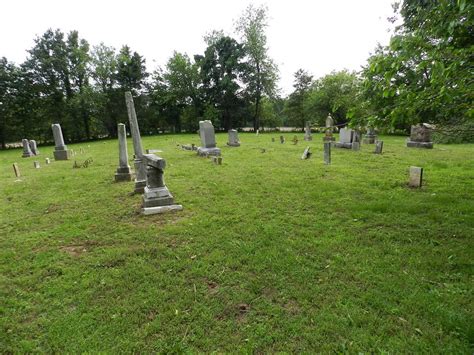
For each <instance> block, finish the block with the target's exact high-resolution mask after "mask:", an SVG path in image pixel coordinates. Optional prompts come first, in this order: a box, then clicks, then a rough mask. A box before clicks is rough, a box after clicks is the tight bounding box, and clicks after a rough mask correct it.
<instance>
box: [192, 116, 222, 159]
mask: <svg viewBox="0 0 474 355" xmlns="http://www.w3.org/2000/svg"><path fill="white" fill-rule="evenodd" d="M199 136H200V137H201V145H202V146H201V147H199V148H198V150H197V153H198V155H200V156H209V155H221V150H220V149H219V148H217V147H216V135H215V132H214V126H213V125H212V122H211V121H208V120H206V121H199Z"/></svg>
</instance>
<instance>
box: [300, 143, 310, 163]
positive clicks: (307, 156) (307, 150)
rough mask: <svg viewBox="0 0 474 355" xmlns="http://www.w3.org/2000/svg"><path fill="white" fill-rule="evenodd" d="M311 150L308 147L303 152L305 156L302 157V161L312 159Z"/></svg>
mask: <svg viewBox="0 0 474 355" xmlns="http://www.w3.org/2000/svg"><path fill="white" fill-rule="evenodd" d="M310 149H311V148H310V147H309V146H307V147H306V148H305V150H304V152H303V155H302V156H301V160H305V159H309V157H311V152H310V151H309V150H310Z"/></svg>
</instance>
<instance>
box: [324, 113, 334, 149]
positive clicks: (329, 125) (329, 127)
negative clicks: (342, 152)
mask: <svg viewBox="0 0 474 355" xmlns="http://www.w3.org/2000/svg"><path fill="white" fill-rule="evenodd" d="M333 127H334V119H333V118H332V116H331V114H328V117H326V131H325V134H324V137H323V141H324V142H334V141H335V140H336V138H334V137H333V135H332V132H333Z"/></svg>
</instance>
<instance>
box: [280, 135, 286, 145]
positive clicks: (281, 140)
mask: <svg viewBox="0 0 474 355" xmlns="http://www.w3.org/2000/svg"><path fill="white" fill-rule="evenodd" d="M280 143H281V144H283V143H285V137H283V136H280Z"/></svg>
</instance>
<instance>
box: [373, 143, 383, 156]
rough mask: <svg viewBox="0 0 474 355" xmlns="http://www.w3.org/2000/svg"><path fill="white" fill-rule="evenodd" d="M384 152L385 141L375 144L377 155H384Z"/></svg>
mask: <svg viewBox="0 0 474 355" xmlns="http://www.w3.org/2000/svg"><path fill="white" fill-rule="evenodd" d="M382 150H383V141H376V142H375V151H374V153H375V154H382Z"/></svg>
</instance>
